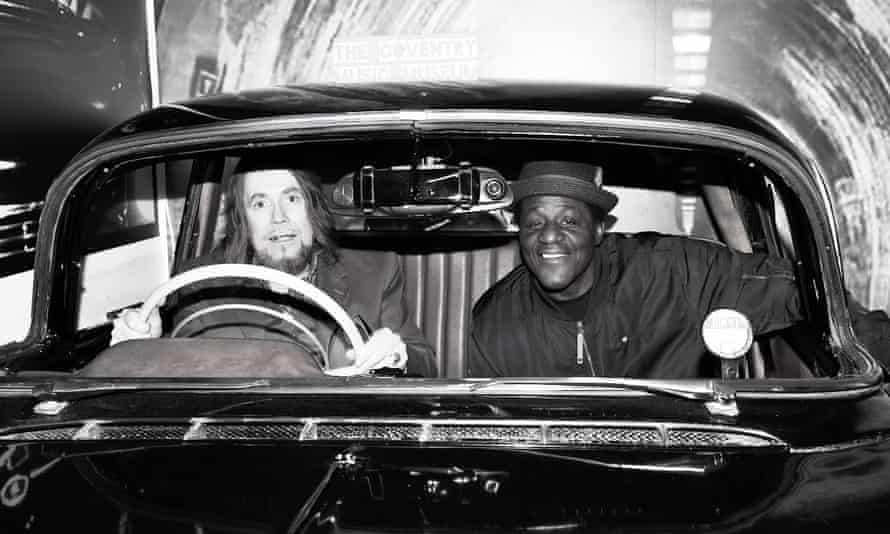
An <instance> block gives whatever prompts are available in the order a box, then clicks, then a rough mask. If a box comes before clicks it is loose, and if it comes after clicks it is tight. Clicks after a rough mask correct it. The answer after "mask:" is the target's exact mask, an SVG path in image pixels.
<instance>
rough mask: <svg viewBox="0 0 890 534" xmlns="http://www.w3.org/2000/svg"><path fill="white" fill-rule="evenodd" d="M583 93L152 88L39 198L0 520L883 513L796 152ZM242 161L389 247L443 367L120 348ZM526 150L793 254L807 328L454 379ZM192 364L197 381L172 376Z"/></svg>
mask: <svg viewBox="0 0 890 534" xmlns="http://www.w3.org/2000/svg"><path fill="white" fill-rule="evenodd" d="M588 89H589V90H587V91H580V92H579V91H578V88H577V87H572V88H567V87H563V86H553V85H544V84H482V83H479V84H468V85H460V86H455V85H452V84H423V85H393V86H350V87H314V88H313V91H311V92H306V91H302V90H301V89H299V88H293V89H291V88H278V89H272V90H268V91H259V92H255V93H251V94H244V95H220V96H214V97H207V98H203V99H199V100H195V101H192V102H187V103H183V104H181V105H176V106H167V107H161V108H158V109H156V110H153V111H150V112H148V113H145V114H142V115H139V116H137V117H134V118H133V119H131V120H129V121H127V122H126V123H124V124H123V125H121V126H120V127H119V128H117V129H114V130H111V131H109V132H107V133H106V134H105V135H104V136H103V137H101V138H99V139H97V140H95V141H94V142H93V143H92V144H91V145H90V146H89V147H87V148H86V149H85V150H84V151H83V152H82V153H81V155H80V156H79V157H78V158H77V159H75V160H74V161H72V162H71V164H70V165H69V167H68V168H67V169H66V170H65V171H64V172H63V173H62V175H61V176H60V177H59V178H58V180H57V181H56V182H55V183H54V185H53V188H52V190H51V192H50V194H49V196H48V198H47V200H46V209H45V210H44V212H43V215H42V219H41V221H40V226H39V231H38V237H37V263H36V269H37V272H38V273H39V275H38V277H37V283H36V288H35V294H34V309H33V314H32V318H31V330H30V333H29V336H28V338H27V339H26V340H25V341H24V342H22V343H17V344H10V345H7V346H5V347H4V348H3V352H2V354H0V357H2V358H3V361H4V367H5V371H6V373H5V375H4V377H3V378H2V383H0V393H2V394H3V396H4V402H3V404H2V405H0V421H2V423H0V440H3V441H5V442H6V443H7V444H8V446H9V447H10V448H8V449H6V450H7V452H8V453H9V454H10V455H12V454H13V453H12V452H9V451H16V452H15V454H17V455H18V454H22V452H21V451H27V455H28V456H27V461H26V462H23V463H18V464H16V465H13V464H12V463H9V465H8V466H6V467H4V469H6V472H4V477H5V478H4V482H5V481H6V480H12V478H16V480H17V481H19V482H16V483H14V484H13V485H14V486H15V487H16V488H18V489H17V490H15V491H13V494H14V495H13V498H11V499H4V500H3V501H2V502H0V504H2V508H0V525H2V527H3V530H4V531H8V532H13V531H23V530H26V529H27V530H30V531H37V532H41V531H58V530H60V529H62V528H66V529H70V528H73V527H74V528H77V529H81V528H83V529H90V530H92V531H104V530H114V531H119V530H120V529H122V528H123V529H126V530H128V531H131V532H143V531H152V530H157V529H158V528H164V529H171V530H188V531H194V530H195V529H206V530H208V531H215V532H248V531H249V532H318V531H330V530H332V529H341V530H347V531H348V530H362V531H391V530H394V529H400V530H404V531H424V532H426V531H430V530H441V531H448V530H454V531H466V530H471V531H481V530H492V531H498V530H501V531H503V530H530V529H531V530H540V531H564V530H596V531H622V532H634V531H643V530H651V529H653V528H654V529H656V530H670V531H695V532H702V531H726V530H734V531H745V530H751V531H758V530H777V529H779V528H781V529H786V528H787V529H794V528H800V527H806V528H807V529H808V530H816V531H836V530H837V529H839V528H856V529H859V530H876V529H877V528H880V527H878V526H877V525H880V522H879V521H878V520H877V519H878V518H877V517H876V516H875V511H876V510H880V509H881V507H880V504H882V503H884V502H885V501H886V499H887V496H888V493H887V492H888V490H887V489H886V484H885V483H884V482H883V481H885V480H886V476H887V474H886V472H885V471H886V464H887V458H888V454H890V444H888V442H887V440H886V438H885V436H886V435H887V430H888V429H890V399H888V398H887V394H886V392H885V391H884V384H883V373H882V370H881V367H880V365H879V364H878V359H881V358H885V357H886V355H884V354H879V353H877V350H875V348H876V347H878V346H879V345H878V344H877V343H872V341H874V340H873V339H870V341H869V345H868V347H866V346H864V345H863V344H862V342H860V341H859V340H858V339H857V337H856V336H855V334H854V329H853V326H854V324H853V321H852V320H851V317H850V313H849V312H848V307H847V300H846V295H845V292H844V286H843V278H842V272H841V268H840V261H839V258H838V247H837V236H836V230H835V227H834V220H833V216H832V213H831V206H830V205H829V204H828V202H827V201H826V199H827V198H829V197H828V193H827V188H826V185H825V183H824V182H823V181H822V179H821V176H820V175H819V173H818V171H817V169H816V168H815V167H814V166H813V165H812V163H811V160H810V159H809V158H808V155H807V152H806V151H805V149H804V148H801V147H795V146H794V145H792V144H791V143H790V142H789V141H788V140H787V139H786V138H785V137H783V136H782V135H781V134H780V133H778V132H777V131H776V130H775V129H773V128H772V127H771V126H770V124H769V122H768V121H766V120H764V119H762V118H759V117H758V115H757V114H756V113H754V112H753V111H751V110H748V109H746V108H743V107H741V106H739V105H737V104H734V103H732V102H728V101H725V100H723V99H720V98H716V97H713V96H710V95H705V94H701V95H695V96H690V95H688V94H685V93H684V100H685V101H687V102H688V104H686V105H684V106H676V105H674V106H672V107H670V108H659V107H658V106H657V103H658V102H659V101H660V100H659V98H662V99H663V98H664V97H665V96H670V95H671V94H672V93H671V91H670V90H663V89H647V88H619V87H589V88H588ZM311 95H315V96H311ZM318 95H325V96H324V98H323V99H322V97H321V96H318ZM421 95H423V96H421ZM273 97H274V98H273ZM405 110H410V111H411V113H405V112H404V111H405ZM417 110H423V111H417ZM245 158H251V159H253V158H259V159H262V160H265V161H268V162H275V163H276V164H281V165H285V166H287V167H288V168H300V169H312V171H313V172H315V173H317V174H318V175H319V176H320V177H321V184H322V190H323V192H324V194H325V195H326V199H327V201H328V202H329V203H330V205H331V213H332V215H333V222H334V228H335V230H336V236H337V242H338V245H339V246H340V247H341V248H342V249H343V250H345V251H349V253H354V254H356V255H357V256H356V257H378V256H381V255H386V256H387V257H390V258H395V259H396V260H397V261H398V262H399V269H400V270H401V272H403V273H404V287H405V290H404V298H405V303H404V304H405V306H406V309H407V310H408V312H409V313H408V314H409V316H410V319H411V321H413V322H414V323H416V324H417V326H418V327H419V328H420V329H421V331H422V332H423V334H424V335H425V337H426V338H427V339H428V340H429V343H430V345H431V346H432V348H433V349H434V350H435V358H436V367H437V369H438V376H436V377H433V378H412V377H398V376H396V377H394V376H373V375H361V374H360V375H356V376H350V377H341V376H328V375H324V374H322V373H319V372H314V373H310V372H307V373H304V374H302V375H301V373H295V374H289V375H287V376H284V375H282V374H276V373H275V372H271V371H270V372H257V373H252V374H246V375H238V374H237V373H234V372H229V373H226V372H225V371H226V366H227V365H231V366H232V367H231V369H229V371H231V370H232V369H236V366H237V365H238V364H239V363H240V362H242V361H243V360H245V359H250V358H257V359H262V358H267V357H269V356H270V355H271V354H278V352H279V351H281V350H282V345H281V343H282V342H281V341H274V342H273V341H268V340H266V341H263V340H244V339H242V340H231V339H219V338H211V337H191V338H171V337H162V338H158V339H150V340H133V341H127V342H124V343H121V344H118V345H115V346H113V347H110V348H109V341H110V334H111V328H112V327H111V322H110V320H109V315H108V314H109V312H113V311H115V310H120V309H123V308H127V307H132V306H137V305H140V304H141V303H143V302H148V301H149V300H151V298H150V297H149V295H151V293H152V291H153V290H154V289H155V288H157V287H158V286H162V285H163V284H165V283H167V282H168V281H169V280H171V275H172V273H178V272H180V271H181V270H182V269H183V266H185V265H188V264H189V262H191V261H193V260H194V258H198V257H201V256H204V255H206V254H208V253H210V252H211V251H212V250H214V249H215V248H216V247H217V246H218V244H219V242H220V240H221V239H223V238H224V237H225V235H226V232H227V231H228V228H226V227H225V223H224V221H225V218H224V217H223V216H222V214H223V213H224V211H225V210H224V207H225V206H226V204H227V203H228V202H231V201H232V199H230V198H226V195H225V194H224V191H225V187H226V184H227V183H228V180H230V179H231V177H232V175H233V174H234V171H235V169H236V168H237V166H238V165H239V162H241V161H242V160H244V159H245ZM541 160H567V161H578V162H586V163H590V164H596V165H601V166H602V168H603V169H606V171H605V174H604V183H605V186H606V187H607V188H608V189H609V190H610V191H612V192H613V193H615V194H616V195H618V196H619V197H620V199H621V200H620V202H619V203H618V206H617V207H616V209H615V211H613V212H612V213H611V215H612V217H611V218H610V219H609V220H608V221H606V223H607V225H608V226H609V228H608V230H609V232H611V233H612V234H614V235H620V234H624V233H634V232H643V231H646V232H658V233H660V234H664V235H670V236H680V237H682V238H684V239H698V240H705V241H710V242H714V243H717V244H716V245H713V246H721V247H728V248H731V249H733V250H736V251H739V252H744V253H747V252H757V253H763V254H769V255H772V256H775V257H778V258H784V260H786V261H787V262H789V264H792V265H793V266H794V271H795V273H794V274H795V278H796V280H797V289H798V292H799V298H800V302H801V310H802V315H803V320H802V321H801V322H799V323H797V324H795V325H793V326H791V327H788V328H783V329H780V330H778V331H776V332H771V333H767V334H761V335H756V336H752V338H751V339H750V340H747V339H743V340H742V341H745V343H740V344H737V345H735V347H736V349H732V350H730V349H727V348H720V347H721V346H722V345H720V344H719V343H718V344H717V345H715V346H717V347H718V348H717V349H715V352H720V353H724V355H732V356H739V355H740V359H739V360H738V362H739V363H738V365H737V366H735V365H734V366H731V370H730V371H731V372H728V371H727V366H726V365H724V364H723V363H722V362H721V360H720V359H719V358H717V357H714V356H709V355H707V354H686V353H683V352H682V351H680V352H679V353H676V354H671V355H670V357H672V358H690V359H692V360H694V361H700V362H701V365H699V366H696V370H695V372H694V373H691V376H680V377H671V379H670V380H667V379H646V378H644V377H641V376H595V377H583V376H582V377H569V378H558V377H546V376H540V377H513V376H504V377H498V378H469V377H466V376H464V370H465V369H466V361H467V354H468V349H467V343H468V339H469V334H470V332H469V318H470V311H471V308H472V306H473V304H474V303H475V301H476V300H477V299H478V298H479V296H480V295H482V294H483V293H484V292H485V291H486V290H487V289H488V288H489V287H491V286H492V285H493V284H494V283H495V282H496V281H497V280H499V279H501V278H503V277H504V276H505V275H506V274H507V273H509V272H510V271H511V270H513V269H514V268H515V267H516V266H517V265H518V264H519V262H520V257H519V252H518V248H517V245H516V234H517V230H518V228H517V221H516V219H515V217H514V214H513V212H512V211H511V209H510V207H511V205H512V201H513V197H512V195H513V193H514V186H515V183H516V179H517V177H518V176H519V172H520V169H521V168H522V166H523V165H524V164H526V163H527V162H529V161H541ZM231 283H234V284H236V285H240V286H244V285H245V284H244V282H243V281H242V280H240V279H239V280H236V281H232V282H231ZM358 283H359V284H361V283H365V284H370V280H360V281H358ZM259 286H260V287H258V288H257V289H259V290H263V287H261V286H262V284H259ZM276 295H277V296H276ZM279 297H282V295H280V293H276V292H272V293H271V294H267V296H266V297H263V298H268V299H275V298H279ZM298 305H302V304H298ZM651 306H652V307H651V309H646V310H641V314H642V312H643V311H645V312H646V313H649V314H652V313H657V312H658V310H659V309H660V308H659V307H658V306H659V304H657V303H651ZM170 312H172V310H170ZM162 316H163V317H164V323H165V324H164V326H165V327H166V331H167V332H169V331H170V329H171V327H172V326H173V325H172V324H170V322H171V317H170V316H169V314H168V312H167V311H165V312H164V313H163V314H162ZM365 319H367V320H368V322H373V320H372V319H373V318H368V317H365ZM702 319H704V317H703V318H702ZM718 319H719V317H718ZM325 320H328V319H326V318H321V319H319V321H325ZM735 320H736V319H733V321H735ZM714 322H715V323H719V324H718V326H720V327H722V326H724V325H725V324H727V323H725V321H723V322H721V321H720V320H715V321H714ZM740 324H744V321H742V322H741V323H740ZM755 331H756V330H755ZM359 343H360V342H359ZM749 344H750V348H749V349H747V350H746V348H747V347H748V345H749ZM738 347H741V349H738ZM665 350H666V351H668V350H670V348H669V347H667V346H666V347H665ZM701 350H702V351H704V349H703V348H702V349H701ZM735 351H738V352H740V353H741V354H736V353H735ZM195 354H198V355H199V356H200V358H201V359H202V361H205V362H206V361H212V362H214V363H215V364H216V365H217V368H214V369H213V371H214V372H213V373H210V372H208V373H204V374H202V373H201V372H200V371H199V370H197V369H198V368H196V367H189V364H188V361H189V360H188V359H189V358H192V356H193V355H195ZM295 357H299V356H295ZM128 359H129V360H128ZM111 360H114V361H124V362H127V361H129V362H130V363H133V362H135V363H138V364H142V363H146V364H147V365H148V366H150V367H151V368H152V369H153V370H154V371H153V372H152V373H151V374H150V375H149V376H145V375H140V376H136V373H133V374H130V375H127V373H125V372H120V373H115V372H108V369H133V368H134V367H133V366H130V367H128V366H126V365H124V366H121V367H114V366H109V365H108V362H109V361H111ZM154 364H158V365H154ZM160 364H163V365H160ZM103 365H105V366H106V367H105V372H102V373H94V372H92V371H93V370H95V369H96V368H97V366H98V367H101V366H103ZM164 366H170V367H168V369H170V368H174V367H176V368H177V369H178V370H179V371H178V372H175V373H174V372H169V371H164ZM177 366H178V367H177ZM158 369H160V371H158ZM183 369H184V370H185V372H183ZM315 370H316V371H317V368H315ZM190 371H194V372H190ZM217 371H219V372H217ZM211 375H212V376H211ZM814 413H818V414H819V418H818V420H814V418H813V414H814ZM32 463H33V466H32ZM863 465H865V466H870V467H869V468H868V469H862V468H859V467H856V466H863ZM41 466H43V467H45V466H52V467H51V468H47V469H43V470H41V469H42V467H41ZM35 469H36V470H37V471H35ZM35 472H36V473H37V475H36V476H35V475H34V473H35ZM7 473H8V476H7ZM19 477H26V478H27V479H28V483H27V491H19V490H20V489H21V483H20V481H21V478H19ZM578 488H584V489H583V491H578ZM62 494H64V497H61V495H62Z"/></svg>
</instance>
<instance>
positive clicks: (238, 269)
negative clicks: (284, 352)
mask: <svg viewBox="0 0 890 534" xmlns="http://www.w3.org/2000/svg"><path fill="white" fill-rule="evenodd" d="M214 278H252V279H255V280H260V281H264V282H269V283H272V284H278V285H281V286H284V287H286V288H288V289H291V290H293V291H295V292H296V293H297V294H298V295H300V296H302V297H305V298H306V299H307V300H308V301H309V302H311V303H312V304H315V305H316V306H318V307H319V308H321V309H322V310H324V311H325V312H326V313H327V314H328V315H330V316H331V317H332V318H333V319H334V321H336V322H337V324H338V325H339V326H340V328H342V329H343V332H344V334H345V335H346V340H347V341H348V342H349V346H351V347H352V348H353V349H357V348H359V347H361V346H362V344H363V341H362V337H361V334H359V331H358V328H356V326H355V323H353V322H352V319H351V318H350V317H349V314H348V313H346V310H344V309H343V307H342V306H340V305H339V304H338V303H337V302H336V301H335V300H334V299H332V298H331V297H330V296H328V294H327V293H325V292H324V291H322V290H321V289H319V288H317V287H315V286H314V285H312V284H310V283H309V282H306V281H304V280H301V279H299V278H297V277H296V276H292V275H290V274H287V273H284V272H282V271H279V270H277V269H272V268H270V267H263V266H260V265H245V264H236V263H220V264H215V265H206V266H204V267H196V268H194V269H191V270H188V271H186V272H184V273H180V274H178V275H176V276H174V277H173V278H171V279H170V280H167V281H166V282H164V283H163V284H161V285H160V286H158V288H157V289H155V290H154V291H153V292H152V293H151V295H149V296H148V298H147V299H146V300H145V302H144V303H143V304H142V307H141V308H140V309H139V312H138V313H139V318H140V319H141V320H142V321H144V322H146V323H147V322H148V318H149V315H150V314H151V312H152V310H154V309H156V308H158V307H159V306H160V305H161V304H162V303H163V302H164V300H166V298H167V297H168V296H169V295H170V294H171V293H173V292H174V291H177V290H179V289H182V288H183V287H186V286H188V285H191V284H194V283H197V282H202V281H205V280H210V279H214ZM232 309H237V310H250V311H256V312H260V313H264V314H266V315H271V316H272V317H275V318H277V319H281V320H283V321H286V322H287V323H288V324H290V325H292V326H294V327H295V328H297V329H298V330H301V331H302V332H304V333H306V334H308V335H309V338H310V339H311V340H313V344H315V345H316V347H317V348H318V349H319V350H320V351H321V353H322V354H323V355H324V357H325V360H326V361H327V359H328V358H327V356H328V355H327V350H326V349H325V348H324V347H323V346H322V344H321V343H320V342H319V341H318V339H317V338H316V336H315V335H314V334H312V332H311V331H310V330H309V328H307V327H306V326H305V325H303V324H302V323H300V322H299V321H298V320H297V319H295V318H294V317H292V316H290V315H288V314H286V313H282V312H281V311H279V310H276V309H274V308H271V307H267V306H263V305H258V304H242V303H228V304H220V305H216V306H211V307H208V308H204V309H201V310H198V311H197V312H194V313H192V314H191V315H189V316H188V317H186V318H185V319H184V320H182V321H180V322H179V324H177V325H176V326H175V327H174V328H173V332H172V334H171V337H176V334H178V333H179V331H180V330H182V328H183V326H184V325H185V324H186V323H188V322H190V321H192V320H194V319H197V318H198V317H201V316H203V315H205V314H207V313H210V312H213V311H219V310H232ZM352 371H355V372H352ZM325 372H326V373H328V372H329V370H325ZM359 372H362V371H361V370H359V368H358V367H356V366H349V367H346V368H340V369H336V370H331V371H330V374H335V375H345V374H357V373H359Z"/></svg>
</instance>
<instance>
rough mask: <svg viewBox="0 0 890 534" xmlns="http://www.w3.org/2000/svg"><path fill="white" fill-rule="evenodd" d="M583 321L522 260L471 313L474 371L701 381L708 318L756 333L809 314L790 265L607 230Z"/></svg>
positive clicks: (696, 243) (708, 245) (470, 372)
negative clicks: (739, 316) (724, 315)
mask: <svg viewBox="0 0 890 534" xmlns="http://www.w3.org/2000/svg"><path fill="white" fill-rule="evenodd" d="M592 261H593V262H594V283H593V286H592V288H591V290H590V292H589V293H588V294H587V298H588V301H587V306H586V312H585V313H584V315H583V318H582V319H581V320H576V318H572V317H567V316H566V315H564V314H563V312H562V311H561V309H560V307H559V306H558V305H557V304H556V303H555V302H554V301H553V300H552V299H551V298H550V297H549V296H548V295H547V293H546V291H544V289H543V288H542V287H541V286H540V284H539V283H538V282H537V280H536V279H535V277H534V275H533V274H532V273H531V272H530V271H529V270H528V269H527V268H526V267H525V266H524V265H520V266H519V267H517V268H516V269H514V270H513V271H512V272H511V273H510V274H508V275H507V276H505V277H504V278H503V279H501V280H500V281H499V282H498V283H496V284H495V285H494V286H493V287H492V288H491V289H489V290H488V291H487V292H486V293H485V294H484V295H482V297H480V299H479V301H478V302H477V303H476V305H475V307H474V309H473V321H472V332H471V337H470V343H469V353H468V360H467V369H466V375H467V376H468V377H492V376H548V377H558V376H591V375H596V376H612V377H633V378H696V377H701V376H703V375H705V376H709V375H711V374H713V373H711V372H709V371H708V368H709V367H708V366H709V365H711V360H708V359H706V358H710V357H706V354H707V351H706V348H705V346H704V342H703V340H702V337H701V324H702V322H703V321H704V319H705V317H706V316H707V314H708V313H710V312H711V311H712V310H714V309H717V308H732V309H735V310H738V311H740V312H742V313H744V314H745V315H746V316H747V317H748V318H749V319H750V320H751V323H752V326H753V329H754V333H755V335H757V334H763V333H766V332H770V331H773V330H778V329H782V328H785V327H787V326H790V325H791V324H792V323H794V322H796V321H797V320H799V319H801V310H800V298H799V294H798V291H797V287H796V283H795V280H794V274H793V270H792V266H791V262H790V261H788V260H785V259H782V258H776V257H772V256H767V255H762V254H743V253H739V252H735V251H732V250H730V249H729V248H727V247H725V246H723V245H720V244H717V243H712V242H708V241H702V240H697V239H690V238H684V237H673V236H664V235H660V234H654V233H642V234H636V235H632V236H625V235H619V234H607V235H606V236H605V238H604V239H603V241H602V243H600V245H599V246H598V247H597V250H596V251H595V252H594V257H593V260H592Z"/></svg>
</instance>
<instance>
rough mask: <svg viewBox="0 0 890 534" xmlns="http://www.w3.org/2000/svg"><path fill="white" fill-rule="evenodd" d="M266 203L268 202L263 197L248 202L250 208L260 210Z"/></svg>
mask: <svg viewBox="0 0 890 534" xmlns="http://www.w3.org/2000/svg"><path fill="white" fill-rule="evenodd" d="M268 205H269V203H268V202H266V200H265V199H262V198H258V199H255V200H253V201H251V202H250V209H254V210H261V209H263V208H265V207H266V206H268Z"/></svg>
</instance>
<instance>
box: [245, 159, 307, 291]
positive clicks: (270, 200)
mask: <svg viewBox="0 0 890 534" xmlns="http://www.w3.org/2000/svg"><path fill="white" fill-rule="evenodd" d="M242 201H243V202H244V212H245V214H246V218H247V226H248V233H249V235H250V244H251V246H252V247H253V250H254V262H255V263H257V264H259V265H264V266H266V267H273V268H276V269H279V270H282V271H285V272H288V273H291V274H295V275H298V274H300V273H302V272H303V271H304V270H305V269H306V267H307V266H308V265H309V263H310V261H311V259H312V258H311V254H312V242H313V237H314V235H313V230H312V224H311V222H310V219H309V211H308V209H307V199H306V194H305V192H304V191H303V188H302V187H301V186H300V183H299V182H298V180H297V178H296V177H295V176H294V175H293V174H292V173H291V172H289V171H287V170H269V171H259V172H253V173H249V174H247V175H246V176H245V177H244V197H243V199H242Z"/></svg>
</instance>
